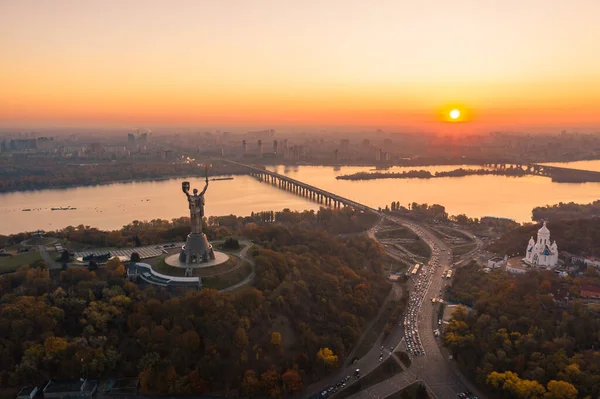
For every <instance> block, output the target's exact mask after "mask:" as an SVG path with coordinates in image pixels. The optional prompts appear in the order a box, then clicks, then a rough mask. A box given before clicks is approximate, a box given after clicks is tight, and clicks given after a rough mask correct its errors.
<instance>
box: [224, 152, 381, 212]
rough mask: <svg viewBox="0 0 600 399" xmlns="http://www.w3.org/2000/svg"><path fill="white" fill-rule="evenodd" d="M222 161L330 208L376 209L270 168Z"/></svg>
mask: <svg viewBox="0 0 600 399" xmlns="http://www.w3.org/2000/svg"><path fill="white" fill-rule="evenodd" d="M224 161H225V162H228V163H230V164H233V165H237V166H241V167H244V168H246V169H248V174H250V175H251V176H254V177H256V178H257V179H258V180H260V181H263V182H267V183H270V184H272V185H273V186H277V187H279V188H280V189H282V190H286V191H289V192H291V193H293V194H296V195H299V196H301V197H305V198H308V199H310V200H313V201H316V202H318V203H320V204H323V205H326V206H330V207H332V208H336V209H337V208H341V207H342V205H343V206H350V207H352V208H355V209H359V210H362V211H377V209H374V208H370V207H368V206H366V205H363V204H359V203H358V202H356V201H352V200H350V199H348V198H344V197H341V196H339V195H337V194H334V193H331V192H329V191H325V190H323V189H320V188H318V187H315V186H311V185H310V184H307V183H304V182H301V181H299V180H296V179H292V178H291V177H288V176H284V175H281V174H279V173H276V172H271V171H270V170H267V169H264V168H260V167H257V166H251V165H246V164H243V163H240V162H235V161H230V160H224Z"/></svg>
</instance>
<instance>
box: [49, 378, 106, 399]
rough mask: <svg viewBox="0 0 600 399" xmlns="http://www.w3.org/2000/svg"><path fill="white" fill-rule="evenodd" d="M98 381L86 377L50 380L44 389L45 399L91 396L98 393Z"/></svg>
mask: <svg viewBox="0 0 600 399" xmlns="http://www.w3.org/2000/svg"><path fill="white" fill-rule="evenodd" d="M97 385H98V384H97V382H96V381H92V380H88V379H85V380H83V381H80V380H71V381H62V382H61V381H50V382H48V384H46V386H45V387H44V389H43V391H42V392H43V393H44V399H65V398H80V399H85V398H91V397H92V395H94V394H95V393H96V387H97Z"/></svg>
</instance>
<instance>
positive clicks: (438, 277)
mask: <svg viewBox="0 0 600 399" xmlns="http://www.w3.org/2000/svg"><path fill="white" fill-rule="evenodd" d="M385 219H387V220H388V221H392V222H394V223H396V224H399V225H402V226H404V227H406V228H408V229H410V230H411V231H413V232H414V233H415V234H417V235H418V236H419V238H420V239H422V240H423V241H424V242H426V243H427V244H428V245H429V247H430V248H431V259H430V261H429V263H428V264H424V265H423V266H422V267H421V270H420V271H419V273H418V275H417V276H416V284H415V288H414V289H413V292H412V293H411V297H410V300H409V307H408V309H407V311H406V312H405V314H404V315H403V316H402V318H401V320H398V323H397V324H396V326H395V328H394V329H393V330H392V332H391V334H390V335H389V336H388V337H387V338H386V340H385V342H381V338H380V340H378V341H377V342H376V343H375V345H373V347H372V348H371V350H370V351H369V352H368V353H367V354H366V355H365V356H363V357H362V358H361V359H359V360H358V361H357V363H356V364H354V365H350V366H348V367H342V369H341V370H340V371H339V372H338V373H336V375H335V376H333V377H332V378H328V379H326V380H324V381H321V382H320V384H315V385H313V386H311V387H309V389H308V391H309V392H307V393H306V395H305V396H304V397H309V396H311V395H314V394H315V393H319V392H323V390H327V388H328V387H330V386H332V385H333V386H335V385H336V384H340V383H341V382H342V381H344V382H345V384H346V385H351V384H352V383H354V382H355V381H356V380H355V379H354V378H351V379H347V376H353V375H354V372H355V370H356V369H359V370H360V374H361V375H362V376H364V375H366V374H368V373H369V372H371V371H372V370H374V369H375V368H377V366H379V364H381V363H380V359H379V358H380V353H382V352H383V355H384V358H383V360H385V359H386V358H387V357H389V356H394V357H395V355H393V351H390V350H389V349H391V348H394V349H396V348H401V349H404V350H406V351H407V352H409V353H412V354H413V355H412V356H411V361H412V364H411V366H410V367H409V368H408V369H406V368H405V367H404V366H403V368H405V370H404V371H403V372H401V373H398V374H396V375H395V376H393V377H391V378H389V379H387V380H385V381H383V382H381V383H378V384H375V385H372V386H370V387H368V388H366V389H363V390H362V391H360V392H358V393H357V394H354V395H352V396H350V397H349V398H351V399H383V398H385V397H387V396H389V395H392V394H393V393H395V392H398V391H401V390H402V389H404V388H406V387H408V386H410V385H412V384H413V383H415V382H417V381H420V382H422V383H423V384H424V385H425V386H426V387H427V390H428V391H429V393H430V395H431V396H433V397H435V398H438V399H450V398H457V397H458V394H459V393H461V392H464V391H465V390H467V389H471V391H474V392H476V390H475V389H474V387H473V386H472V385H471V384H470V383H468V382H467V381H465V380H464V378H462V376H461V375H460V374H459V373H457V372H456V371H455V369H456V367H455V365H452V364H451V363H450V362H451V360H449V359H448V358H445V357H444V355H443V354H442V351H441V348H440V346H439V343H438V342H437V341H436V337H435V336H434V332H433V331H434V329H436V328H438V326H437V312H436V308H435V307H434V304H433V303H432V301H431V298H432V297H439V296H440V294H441V292H442V289H443V286H444V280H443V275H444V273H445V272H446V271H447V270H448V269H449V268H450V267H451V264H452V252H451V249H450V247H449V246H448V245H447V244H446V243H445V242H444V241H442V240H441V239H439V238H438V237H437V236H436V235H435V234H433V232H431V231H430V230H428V229H427V228H425V227H423V226H421V225H418V224H417V223H415V222H412V221H409V220H405V219H402V218H398V217H393V216H388V215H382V221H383V220H385ZM380 225H381V223H380V224H379V225H378V226H376V227H374V228H373V229H372V230H370V231H369V232H368V235H369V237H371V238H375V231H377V229H378V228H379V226H380ZM477 243H478V245H477V248H476V249H475V250H474V251H472V252H471V253H469V254H466V255H464V256H463V257H462V258H463V259H467V258H470V257H472V256H473V255H474V254H476V253H477V252H478V250H479V248H480V247H481V243H480V242H479V241H478V240H477ZM419 285H420V286H419ZM411 313H412V315H411ZM405 317H406V321H407V330H408V331H406V332H405V328H404V326H403V324H404V320H405ZM409 321H410V323H411V324H410V326H409V325H408V322H409ZM412 328H415V330H414V331H413V330H412ZM417 340H418V341H417ZM409 343H410V345H409ZM381 346H382V347H383V351H382V350H381ZM345 380H347V381H345ZM336 390H337V389H336ZM325 396H331V394H328V395H325ZM332 397H333V399H335V396H332ZM479 398H482V396H481V395H479Z"/></svg>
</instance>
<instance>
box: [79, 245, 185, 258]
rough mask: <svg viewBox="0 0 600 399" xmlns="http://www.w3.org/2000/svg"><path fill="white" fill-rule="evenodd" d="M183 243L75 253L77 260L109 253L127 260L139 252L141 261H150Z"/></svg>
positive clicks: (100, 249) (179, 246)
mask: <svg viewBox="0 0 600 399" xmlns="http://www.w3.org/2000/svg"><path fill="white" fill-rule="evenodd" d="M183 244H184V243H183V242H176V243H172V244H162V245H147V246H145V247H137V248H98V249H90V250H88V251H80V252H75V258H83V257H85V256H89V255H103V254H105V253H107V252H110V254H111V255H112V256H126V257H127V258H130V257H131V254H132V253H133V252H137V253H138V255H140V259H148V258H155V257H157V256H160V255H162V254H164V253H165V252H163V250H167V249H171V248H181V247H182V246H183Z"/></svg>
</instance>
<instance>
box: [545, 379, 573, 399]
mask: <svg viewBox="0 0 600 399" xmlns="http://www.w3.org/2000/svg"><path fill="white" fill-rule="evenodd" d="M577 394H578V392H577V388H575V387H574V386H573V385H572V384H569V383H568V382H566V381H556V380H552V381H550V382H549V383H548V392H546V395H545V396H544V398H546V399H576V398H577Z"/></svg>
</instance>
